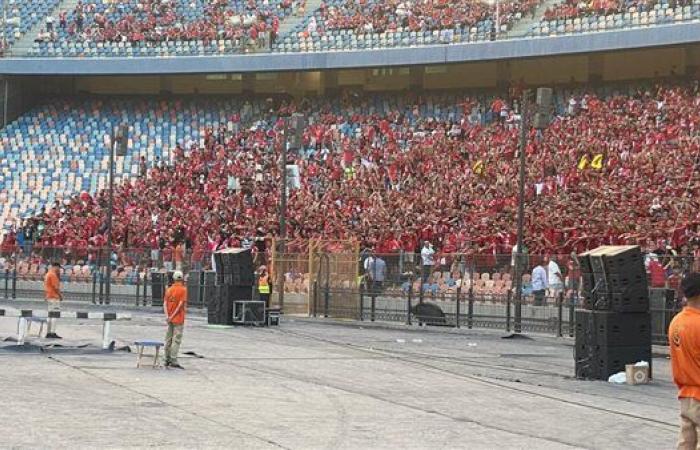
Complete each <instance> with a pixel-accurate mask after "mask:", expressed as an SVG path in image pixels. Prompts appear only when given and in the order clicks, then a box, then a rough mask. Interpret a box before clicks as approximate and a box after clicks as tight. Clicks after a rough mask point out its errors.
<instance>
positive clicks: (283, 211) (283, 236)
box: [272, 117, 289, 311]
mask: <svg viewBox="0 0 700 450" xmlns="http://www.w3.org/2000/svg"><path fill="white" fill-rule="evenodd" d="M282 132H283V133H284V138H283V139H282V143H281V145H282V149H281V150H282V151H281V155H280V177H281V179H280V232H279V236H280V245H279V247H278V250H279V252H280V254H284V253H286V251H287V242H286V241H287V146H288V145H289V117H287V118H285V120H284V128H283V131H282ZM280 267H281V266H280ZM272 269H273V270H275V277H278V280H279V282H278V283H277V285H278V286H279V294H278V297H277V298H278V299H279V300H278V302H279V307H280V311H284V273H281V274H280V273H277V272H278V271H277V270H276V269H277V268H276V267H273V268H272Z"/></svg>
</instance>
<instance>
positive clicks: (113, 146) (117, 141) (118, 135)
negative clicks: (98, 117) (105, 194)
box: [105, 124, 129, 305]
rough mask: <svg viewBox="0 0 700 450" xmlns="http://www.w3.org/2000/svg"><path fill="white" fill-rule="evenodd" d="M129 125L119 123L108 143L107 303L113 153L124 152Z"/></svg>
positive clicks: (110, 256)
mask: <svg viewBox="0 0 700 450" xmlns="http://www.w3.org/2000/svg"><path fill="white" fill-rule="evenodd" d="M128 133H129V127H128V126H127V125H126V124H121V125H119V126H118V127H117V128H116V129H113V130H112V136H111V142H110V145H109V203H108V206H107V208H108V213H107V260H106V266H107V273H106V274H105V277H106V283H107V286H105V303H106V304H107V305H109V303H110V296H111V292H112V287H111V286H112V217H113V216H114V154H115V153H116V152H119V155H120V156H124V155H125V154H126V145H127V140H128ZM117 145H119V147H118V148H117Z"/></svg>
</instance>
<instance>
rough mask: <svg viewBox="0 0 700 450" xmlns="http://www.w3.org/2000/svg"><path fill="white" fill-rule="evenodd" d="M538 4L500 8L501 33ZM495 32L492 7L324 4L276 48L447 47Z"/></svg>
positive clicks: (372, 0)
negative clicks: (431, 45) (439, 45)
mask: <svg viewBox="0 0 700 450" xmlns="http://www.w3.org/2000/svg"><path fill="white" fill-rule="evenodd" d="M538 4H539V2H538V1H536V0H516V1H504V2H500V5H499V19H498V22H499V24H500V32H506V31H508V29H509V28H510V26H511V25H512V24H513V23H514V22H515V21H517V20H519V19H520V18H521V17H522V16H523V15H530V14H533V13H534V11H535V8H536V7H537V6H538ZM495 28H496V6H495V4H493V5H488V4H486V3H481V2H474V1H467V0H459V1H453V2H445V1H435V2H409V1H388V2H385V1H376V0H368V1H366V2H351V1H346V0H329V1H327V2H324V3H322V4H321V7H320V8H319V9H318V10H317V11H315V12H313V13H312V14H310V16H309V17H308V18H307V20H305V21H304V22H303V23H301V24H299V25H298V26H297V27H296V29H294V30H293V31H292V32H291V33H290V35H288V36H285V37H283V38H282V39H281V41H280V42H279V43H278V44H276V46H275V47H276V49H277V50H278V51H283V52H299V51H301V52H304V51H327V50H363V49H368V48H390V47H399V46H404V47H405V46H415V45H430V44H451V43H458V42H473V41H483V40H489V39H493V38H494V31H495Z"/></svg>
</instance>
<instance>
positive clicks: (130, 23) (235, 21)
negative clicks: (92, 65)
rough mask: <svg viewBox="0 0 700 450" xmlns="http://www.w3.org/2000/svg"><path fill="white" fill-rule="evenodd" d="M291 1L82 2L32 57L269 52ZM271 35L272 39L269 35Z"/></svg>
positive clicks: (37, 46)
mask: <svg viewBox="0 0 700 450" xmlns="http://www.w3.org/2000/svg"><path fill="white" fill-rule="evenodd" d="M295 5H296V3H293V2H292V1H291V0H274V1H264V0H259V1H255V0H217V1H214V2H208V1H205V0H172V1H164V0H148V1H144V0H127V1H120V2H113V1H111V0H98V1H96V2H91V3H89V2H85V3H83V2H78V5H77V6H76V7H75V9H74V10H73V11H71V12H70V13H62V14H61V15H60V17H59V19H58V22H57V25H56V26H55V27H53V31H50V30H47V29H44V30H43V31H42V32H41V33H40V34H39V36H38V37H37V39H36V42H35V43H34V46H33V48H32V49H31V52H30V55H31V56H40V57H47V56H74V57H75V56H80V57H108V56H127V57H129V56H178V55H201V54H226V53H238V52H241V51H244V50H248V49H251V48H253V49H263V48H265V49H268V48H269V46H270V39H274V35H275V34H276V32H277V29H278V27H279V22H280V20H283V19H284V18H285V17H286V16H287V15H289V14H290V13H291V12H292V9H293V7H294V6H295ZM270 33H271V34H272V36H271V35H270Z"/></svg>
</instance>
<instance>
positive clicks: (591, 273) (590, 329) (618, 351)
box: [574, 246, 651, 380]
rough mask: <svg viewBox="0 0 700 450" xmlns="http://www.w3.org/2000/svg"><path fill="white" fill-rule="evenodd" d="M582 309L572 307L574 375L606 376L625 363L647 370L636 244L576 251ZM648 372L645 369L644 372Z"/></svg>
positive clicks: (646, 325)
mask: <svg viewBox="0 0 700 450" xmlns="http://www.w3.org/2000/svg"><path fill="white" fill-rule="evenodd" d="M579 263H580V265H581V274H582V277H583V280H582V296H583V305H582V306H583V309H579V310H577V311H576V317H575V320H576V347H575V350H574V359H575V370H576V377H578V378H586V379H597V380H607V379H608V377H609V376H610V375H612V374H615V373H617V372H623V371H624V370H625V365H626V364H633V363H636V362H638V361H647V362H648V363H649V365H650V369H651V314H650V311H649V285H648V283H647V278H646V271H645V269H644V258H643V255H642V252H641V249H640V248H639V247H638V246H603V247H598V248H597V249H595V250H591V251H589V252H586V253H584V254H582V255H579ZM650 373H651V372H650Z"/></svg>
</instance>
